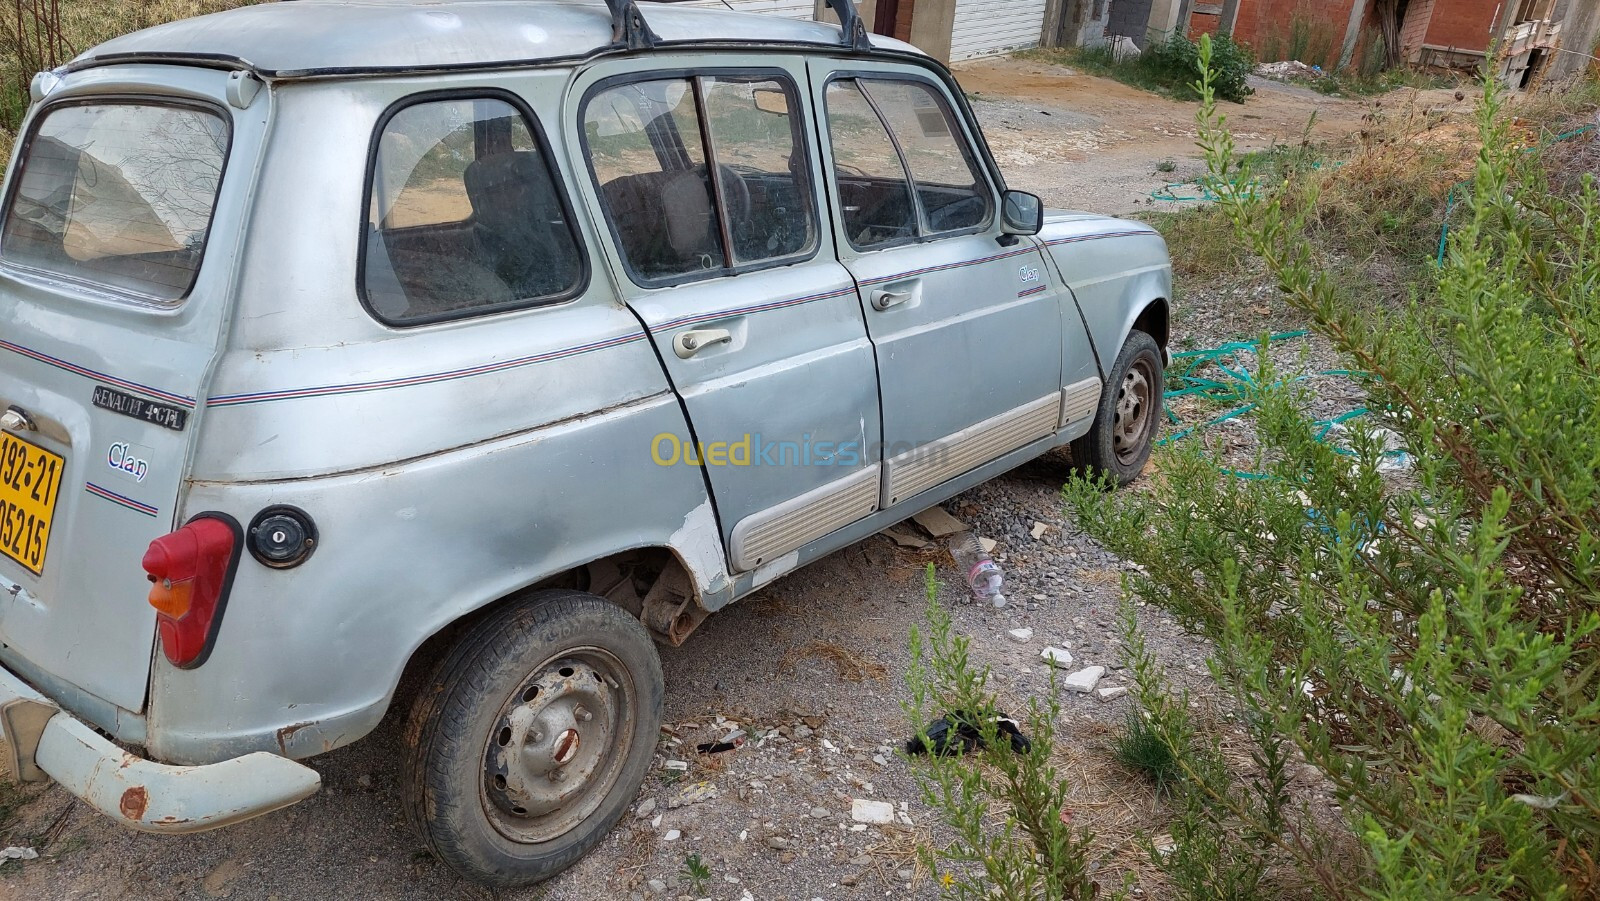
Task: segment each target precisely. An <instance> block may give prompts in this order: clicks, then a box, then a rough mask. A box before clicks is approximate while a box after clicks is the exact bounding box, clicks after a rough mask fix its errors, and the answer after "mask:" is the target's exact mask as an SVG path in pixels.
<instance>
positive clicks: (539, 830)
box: [479, 647, 637, 844]
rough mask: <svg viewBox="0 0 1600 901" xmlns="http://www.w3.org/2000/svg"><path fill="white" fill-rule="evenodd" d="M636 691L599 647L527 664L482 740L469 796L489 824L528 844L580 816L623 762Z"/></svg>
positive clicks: (556, 833)
mask: <svg viewBox="0 0 1600 901" xmlns="http://www.w3.org/2000/svg"><path fill="white" fill-rule="evenodd" d="M636 697H637V696H636V693H635V692H634V690H633V679H632V676H631V674H630V673H629V672H628V669H627V667H625V666H623V664H622V661H621V660H620V659H618V658H617V656H616V655H615V654H612V653H611V652H610V651H607V650H605V649H603V648H595V647H584V648H574V649H572V650H567V651H563V652H561V653H560V654H557V655H554V656H552V657H551V658H550V659H548V660H546V661H544V662H543V663H541V664H539V665H538V666H536V667H534V668H533V671H532V673H531V674H530V675H529V676H528V677H527V678H526V679H524V680H523V681H522V683H521V684H520V685H518V686H517V687H516V689H515V690H514V691H512V692H511V694H510V695H509V696H508V697H507V698H506V701H505V703H504V704H502V705H501V707H500V711H499V713H498V714H497V715H496V717H495V720H494V723H493V724H492V725H491V727H490V729H489V735H488V737H487V738H486V740H485V743H484V753H483V776H482V778H481V779H480V780H479V801H480V803H481V804H482V806H483V813H484V816H486V817H487V818H488V820H489V822H490V824H491V825H493V826H494V828H495V831H496V832H499V833H500V834H501V835H503V836H505V837H506V838H508V839H510V840H511V841H514V842H517V843H519V844H535V843H539V842H548V841H552V840H554V839H557V838H560V837H561V836H562V835H565V834H566V833H568V832H570V831H572V830H573V829H574V828H576V827H577V826H578V825H579V824H580V823H582V822H583V821H584V820H586V819H588V817H589V816H590V815H591V814H592V813H594V811H595V810H596V809H598V808H599V807H600V804H601V802H603V801H604V800H605V797H606V795H607V794H609V793H610V791H611V789H612V787H613V786H615V785H616V782H617V779H618V778H619V776H620V775H621V773H622V768H623V764H624V763H625V762H626V761H627V758H628V751H629V749H630V746H631V745H632V741H633V728H634V724H635V720H636V717H637V711H636V710H635V709H634V708H635V707H636V706H637V700H636Z"/></svg>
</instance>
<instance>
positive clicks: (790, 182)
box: [583, 75, 817, 284]
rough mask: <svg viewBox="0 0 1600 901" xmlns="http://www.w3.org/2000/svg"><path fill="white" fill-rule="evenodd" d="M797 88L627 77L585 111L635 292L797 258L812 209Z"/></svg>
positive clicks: (593, 156)
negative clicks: (637, 284) (636, 287)
mask: <svg viewBox="0 0 1600 901" xmlns="http://www.w3.org/2000/svg"><path fill="white" fill-rule="evenodd" d="M803 122H804V120H803V119H802V118H801V109H800V104H799V101H798V100H797V95H796V93H795V91H794V87H793V85H792V84H790V82H789V81H788V79H786V78H780V77H777V76H773V75H694V76H687V77H683V78H661V79H652V80H646V81H629V82H626V83H623V84H618V85H616V86H614V87H609V88H603V89H602V90H600V91H598V92H597V93H595V94H594V95H593V96H591V97H590V98H589V99H588V101H587V102H586V103H585V104H584V109H583V127H584V139H585V142H586V143H587V145H588V151H589V152H588V154H587V156H588V158H589V161H590V167H591V171H592V173H593V175H594V179H595V183H596V185H597V186H598V187H599V189H600V200H601V205H602V206H603V207H604V208H605V212H606V218H607V219H608V220H609V222H610V224H611V229H612V232H613V233H614V234H615V235H616V236H617V244H618V246H619V249H620V250H621V252H622V256H623V260H624V262H625V263H626V264H627V268H628V271H629V272H630V273H631V274H632V276H633V278H634V280H635V281H638V282H640V283H641V284H675V283H678V282H682V281H688V280H692V279H696V278H706V277H710V276H715V275H725V274H729V273H731V272H734V271H738V270H741V269H748V268H756V267H761V266H769V265H776V264H779V263H784V262H794V261H798V260H799V259H802V258H805V257H808V256H810V254H811V253H812V252H814V251H815V249H816V245H817V225H816V222H817V213H816V203H815V199H814V192H813V190H812V187H811V181H810V177H809V172H810V168H809V164H808V161H807V158H806V154H805V151H804V149H803V147H804V143H803V134H802V131H801V128H802V126H803Z"/></svg>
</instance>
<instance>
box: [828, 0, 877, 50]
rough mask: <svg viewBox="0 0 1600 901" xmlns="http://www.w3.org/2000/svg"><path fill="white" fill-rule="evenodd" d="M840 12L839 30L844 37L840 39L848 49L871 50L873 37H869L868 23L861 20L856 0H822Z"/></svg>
mask: <svg viewBox="0 0 1600 901" xmlns="http://www.w3.org/2000/svg"><path fill="white" fill-rule="evenodd" d="M822 2H823V3H824V4H826V5H827V6H829V7H831V8H832V9H833V11H834V12H836V13H838V14H839V31H840V32H841V33H842V37H843V38H844V39H843V40H842V41H840V43H841V44H843V45H844V47H845V49H847V50H861V51H866V50H871V49H872V39H871V38H869V37H867V26H866V23H864V22H862V21H861V16H860V14H859V13H857V12H856V4H855V2H854V0H822Z"/></svg>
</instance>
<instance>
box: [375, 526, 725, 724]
mask: <svg viewBox="0 0 1600 901" xmlns="http://www.w3.org/2000/svg"><path fill="white" fill-rule="evenodd" d="M562 588H566V589H573V590H576V591H585V592H588V593H590V594H594V595H598V596H599V597H602V598H605V599H606V600H608V601H611V602H612V603H614V604H616V605H617V606H619V607H622V608H623V609H625V610H627V611H628V612H629V613H631V614H633V615H634V616H635V617H637V618H638V619H639V620H641V621H642V622H643V623H644V625H645V628H647V629H649V630H650V634H651V636H652V637H654V638H655V639H656V640H657V641H658V642H661V643H664V644H670V645H672V646H674V647H676V646H679V645H681V644H683V642H684V641H685V640H686V639H687V638H688V637H689V635H690V633H692V632H693V631H694V630H695V629H696V628H697V627H699V625H700V623H702V622H704V621H705V618H706V616H708V615H709V611H707V610H706V607H705V605H704V603H703V602H702V594H701V590H700V586H699V585H698V583H697V580H696V579H695V576H694V574H693V567H692V565H691V564H690V562H689V561H688V560H687V559H686V558H685V557H684V556H683V554H682V553H681V552H680V551H679V550H678V549H676V548H673V547H670V546H668V545H650V544H647V545H639V546H637V547H631V548H627V549H625V550H620V551H616V552H614V553H611V554H607V555H605V556H603V557H599V558H597V559H595V560H591V561H589V562H588V563H581V564H578V565H576V566H572V567H568V568H567V569H563V570H561V571H559V572H556V573H552V574H550V575H547V576H545V577H543V578H540V579H538V580H536V581H533V582H531V583H529V584H527V585H524V586H522V587H519V588H517V589H515V590H512V591H508V592H505V593H503V594H501V595H500V596H498V597H495V598H490V599H487V600H485V601H484V602H483V603H482V604H479V605H478V606H476V607H472V608H471V609H467V610H462V611H460V613H459V614H458V615H457V616H456V617H455V618H454V619H451V620H449V621H446V622H444V623H441V624H439V625H438V626H437V627H436V628H435V629H434V630H433V631H432V632H431V633H430V634H429V635H427V636H426V637H425V638H423V639H422V640H421V642H420V643H418V644H417V646H416V647H414V648H412V650H411V653H410V655H409V656H408V657H407V659H406V663H405V665H404V666H403V667H402V668H401V673H400V677H399V679H398V680H397V682H396V685H395V688H394V691H393V693H392V694H391V696H390V699H389V702H388V706H389V707H391V708H392V707H395V706H396V705H409V702H410V700H411V698H412V697H413V696H414V694H415V691H416V688H417V686H419V685H420V684H421V682H422V680H423V679H424V678H426V676H427V675H428V673H429V672H430V671H432V669H433V668H434V666H436V665H437V664H438V662H439V660H441V659H442V658H443V657H444V656H445V655H446V654H448V653H449V651H450V648H451V647H452V646H454V644H455V642H456V641H457V640H458V639H459V637H460V636H461V634H462V633H463V632H465V631H466V630H468V629H470V628H471V627H472V625H473V624H474V623H477V622H478V621H479V620H482V619H483V618H485V617H488V616H492V615H493V614H494V612H495V611H496V610H499V609H501V608H502V607H504V606H506V605H507V604H510V603H513V602H515V601H516V600H518V599H520V598H525V597H527V596H528V595H529V594H532V593H536V592H541V591H547V590H551V589H562Z"/></svg>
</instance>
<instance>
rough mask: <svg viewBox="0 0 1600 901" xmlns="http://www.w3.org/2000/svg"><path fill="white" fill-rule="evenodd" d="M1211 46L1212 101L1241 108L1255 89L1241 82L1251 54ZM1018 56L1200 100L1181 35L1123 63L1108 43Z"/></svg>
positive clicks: (1190, 44)
mask: <svg viewBox="0 0 1600 901" xmlns="http://www.w3.org/2000/svg"><path fill="white" fill-rule="evenodd" d="M1214 46H1215V54H1216V57H1217V63H1216V65H1217V66H1218V67H1219V69H1220V73H1221V74H1220V75H1219V77H1218V82H1217V89H1216V94H1217V96H1218V97H1221V98H1223V99H1224V100H1231V101H1233V102H1234V103H1243V102H1244V98H1246V97H1248V96H1250V95H1251V94H1253V93H1255V89H1254V88H1252V87H1250V85H1249V84H1248V83H1246V79H1247V78H1248V77H1249V75H1250V74H1251V73H1252V72H1254V71H1255V67H1256V60H1255V56H1254V54H1252V53H1251V52H1250V48H1249V47H1248V46H1246V45H1244V44H1237V43H1234V41H1233V40H1232V39H1230V38H1226V37H1221V38H1218V39H1217V40H1216V43H1215V45H1214ZM1018 56H1019V57H1021V58H1023V59H1040V60H1044V61H1046V62H1053V63H1062V64H1065V65H1069V66H1074V67H1076V68H1078V69H1081V70H1082V71H1084V72H1087V73H1089V74H1090V75H1100V76H1103V77H1106V78H1114V79H1116V80H1117V81H1120V82H1122V83H1123V84H1128V85H1132V86H1134V87H1136V88H1141V89H1143V90H1146V91H1154V92H1155V93H1158V94H1165V95H1167V96H1169V97H1172V98H1173V99H1175V100H1197V99H1199V97H1200V94H1199V92H1198V91H1196V90H1195V83H1194V82H1195V72H1196V71H1197V69H1196V66H1197V65H1198V60H1199V57H1200V51H1199V47H1198V45H1197V44H1195V42H1194V41H1191V40H1189V39H1188V38H1186V37H1184V36H1183V35H1182V34H1174V35H1173V36H1172V37H1170V38H1168V39H1167V40H1166V41H1163V42H1161V43H1152V44H1151V45H1150V46H1149V47H1147V48H1145V51H1144V53H1142V54H1140V55H1139V56H1135V57H1128V58H1123V59H1118V58H1117V56H1116V52H1115V50H1114V49H1113V48H1112V46H1111V45H1110V44H1100V45H1098V46H1094V47H1083V48H1066V49H1049V48H1046V49H1038V50H1024V51H1022V52H1021V53H1019V54H1018Z"/></svg>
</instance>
